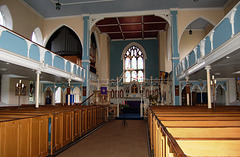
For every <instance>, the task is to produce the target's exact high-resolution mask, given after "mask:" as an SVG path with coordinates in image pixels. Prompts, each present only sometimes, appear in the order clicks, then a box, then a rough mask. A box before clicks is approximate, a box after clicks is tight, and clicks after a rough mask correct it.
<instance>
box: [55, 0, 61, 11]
mask: <svg viewBox="0 0 240 157" xmlns="http://www.w3.org/2000/svg"><path fill="white" fill-rule="evenodd" d="M60 9H61V3H59V0H58V2H57V3H56V10H60Z"/></svg>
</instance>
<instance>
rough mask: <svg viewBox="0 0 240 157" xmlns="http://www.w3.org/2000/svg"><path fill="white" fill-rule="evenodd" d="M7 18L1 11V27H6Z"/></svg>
mask: <svg viewBox="0 0 240 157" xmlns="http://www.w3.org/2000/svg"><path fill="white" fill-rule="evenodd" d="M5 22H6V20H5V16H4V15H3V13H2V12H1V11H0V25H2V26H5Z"/></svg>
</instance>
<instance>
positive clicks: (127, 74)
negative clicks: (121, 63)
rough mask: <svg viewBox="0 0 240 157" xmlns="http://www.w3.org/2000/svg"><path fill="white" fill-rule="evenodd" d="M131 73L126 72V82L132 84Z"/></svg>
mask: <svg viewBox="0 0 240 157" xmlns="http://www.w3.org/2000/svg"><path fill="white" fill-rule="evenodd" d="M130 77H131V76H130V72H129V71H126V72H125V82H130Z"/></svg>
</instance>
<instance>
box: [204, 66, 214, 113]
mask: <svg viewBox="0 0 240 157" xmlns="http://www.w3.org/2000/svg"><path fill="white" fill-rule="evenodd" d="M205 70H206V71H207V93H208V108H209V109H211V108H212V100H211V83H210V79H211V78H210V70H211V66H206V67H205Z"/></svg>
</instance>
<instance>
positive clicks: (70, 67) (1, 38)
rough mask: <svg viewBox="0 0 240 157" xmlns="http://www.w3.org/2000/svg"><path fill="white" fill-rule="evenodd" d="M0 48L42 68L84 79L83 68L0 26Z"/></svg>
mask: <svg viewBox="0 0 240 157" xmlns="http://www.w3.org/2000/svg"><path fill="white" fill-rule="evenodd" d="M0 48H1V49H4V50H7V51H10V52H13V53H15V54H17V55H18V56H19V55H20V56H21V58H26V59H28V60H32V61H35V62H36V61H37V63H39V65H44V67H53V68H54V69H56V70H60V71H61V72H66V73H68V74H70V75H73V76H76V77H80V78H83V79H84V78H85V69H84V68H83V67H81V66H79V65H77V64H75V63H73V62H71V61H69V60H67V59H64V58H63V57H61V56H59V55H57V54H55V53H54V52H52V51H49V50H47V49H46V48H44V47H43V46H41V45H39V44H37V43H34V42H32V41H31V40H29V39H27V38H25V37H23V36H21V35H20V34H18V33H16V32H14V31H12V30H10V29H8V28H6V27H3V26H0ZM0 53H1V52H0ZM43 71H44V70H43Z"/></svg>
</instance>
